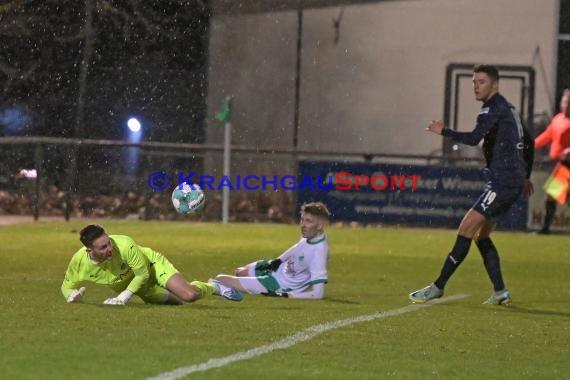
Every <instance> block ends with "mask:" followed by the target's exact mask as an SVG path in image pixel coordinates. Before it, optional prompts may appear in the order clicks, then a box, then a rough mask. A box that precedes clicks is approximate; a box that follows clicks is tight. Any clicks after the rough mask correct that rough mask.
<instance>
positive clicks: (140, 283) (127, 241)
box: [61, 235, 175, 298]
mask: <svg viewBox="0 0 570 380" xmlns="http://www.w3.org/2000/svg"><path fill="white" fill-rule="evenodd" d="M109 238H110V240H111V245H112V246H113V257H112V258H111V259H110V260H107V261H104V262H102V263H96V262H94V261H92V260H91V259H90V258H89V255H88V254H87V250H86V248H85V247H83V248H81V249H79V250H78V251H77V252H75V254H74V255H73V257H72V258H71V261H70V262H69V266H68V267H67V271H66V273H65V278H64V280H63V283H62V284H61V292H62V294H63V296H64V297H65V298H67V297H68V296H69V294H70V293H71V292H72V291H73V290H74V289H78V288H79V287H81V286H82V284H84V283H87V282H92V283H97V284H101V285H107V286H109V287H111V288H112V289H113V290H114V291H115V292H117V293H120V292H122V291H123V290H125V289H128V290H130V291H131V292H132V293H138V294H141V293H145V292H146V290H147V289H149V288H150V287H151V286H154V285H156V284H157V283H160V282H161V281H160V280H161V279H159V278H157V274H156V265H155V263H157V264H159V263H165V262H166V263H167V264H169V265H170V266H171V264H170V263H168V262H167V260H166V258H165V257H164V256H162V255H161V254H160V253H158V252H156V251H154V250H152V249H151V248H147V247H141V246H139V245H137V244H136V243H135V242H134V240H133V239H131V238H130V237H128V236H123V235H110V236H109ZM172 270H173V271H175V268H174V267H172ZM161 273H162V271H161ZM168 275H169V276H170V275H171V274H170V273H169V274H168ZM158 276H160V274H159V275H158ZM164 277H166V276H164Z"/></svg>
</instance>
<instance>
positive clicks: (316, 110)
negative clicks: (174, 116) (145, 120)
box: [207, 0, 557, 154]
mask: <svg viewBox="0 0 570 380" xmlns="http://www.w3.org/2000/svg"><path fill="white" fill-rule="evenodd" d="M340 9H341V8H339V7H333V8H318V9H312V10H311V9H309V10H306V11H305V12H304V22H303V54H302V76H301V80H302V82H301V98H300V99H301V107H300V129H299V140H298V141H299V143H298V148H299V149H315V150H321V151H343V152H345V151H356V152H370V153H410V154H430V153H433V152H435V151H437V150H438V149H440V148H441V144H442V142H441V139H440V138H438V137H437V136H435V135H428V134H426V133H425V132H423V128H424V127H425V125H426V123H427V122H428V121H429V120H431V119H433V118H442V116H443V101H444V99H443V94H444V74H445V67H446V65H447V64H448V63H450V62H488V63H495V64H508V65H533V66H534V67H535V69H536V73H537V81H536V107H535V113H540V112H543V111H547V112H549V113H551V112H552V107H553V104H552V100H551V99H550V98H551V97H553V95H554V94H552V92H553V88H554V78H555V72H554V70H555V64H556V62H555V56H556V51H555V49H556V44H555V42H556V35H555V30H556V27H557V24H556V20H557V14H556V13H557V1H556V0H541V1H536V0H500V1H498V0H479V1H476V2H475V1H472V0H431V1H413V0H410V1H397V2H380V3H376V4H365V5H351V6H346V7H345V9H344V14H343V17H342V19H341V21H340V28H339V40H338V43H335V29H334V27H333V19H335V18H336V17H338V15H339V11H340ZM296 39H297V13H296V12H276V13H262V14H241V15H236V16H228V15H222V16H215V17H214V18H213V19H212V23H211V36H210V62H209V64H210V72H209V75H210V77H209V93H208V108H209V110H208V113H209V115H211V118H210V120H211V121H209V126H208V129H207V141H208V142H209V143H221V142H222V138H223V128H221V127H220V124H219V123H217V122H215V121H214V120H213V115H214V114H215V112H216V111H217V109H218V107H219V105H220V104H221V102H222V100H223V98H224V97H225V96H226V95H232V96H234V114H233V118H232V122H233V126H234V133H233V143H234V144H239V145H252V146H259V147H268V146H270V147H276V148H292V146H293V128H294V123H293V114H294V88H295V87H294V84H295V59H296ZM537 47H538V48H539V52H540V57H538V56H536V55H535V53H536V48H537ZM539 58H540V59H539ZM540 63H542V64H543V65H542V66H541V65H540ZM467 85H469V84H468V83H467ZM502 89H503V91H502V92H504V93H505V95H507V97H512V101H513V103H515V104H517V101H518V100H517V99H518V93H517V89H516V86H511V85H510V84H509V83H505V85H504V86H503V87H502ZM461 104H462V105H461V110H462V113H461V116H460V125H461V126H460V127H459V129H460V130H461V129H465V130H468V129H470V128H471V127H472V124H473V121H474V117H475V114H476V112H477V109H478V108H479V106H480V104H479V103H477V102H476V101H475V100H474V98H473V97H472V94H471V93H466V94H465V95H463V94H462V103H461Z"/></svg>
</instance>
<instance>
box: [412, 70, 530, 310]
mask: <svg viewBox="0 0 570 380" xmlns="http://www.w3.org/2000/svg"><path fill="white" fill-rule="evenodd" d="M473 89H474V91H475V98H476V99H477V100H480V101H482V102H483V106H482V107H481V110H480V112H479V115H478V116H477V124H476V125H475V128H474V129H473V131H471V132H457V131H453V130H451V129H447V128H445V126H444V125H443V122H442V121H441V120H433V121H432V122H431V123H430V124H429V126H428V127H427V128H426V130H428V131H430V132H433V133H436V134H438V135H443V136H445V137H448V138H451V139H452V140H454V141H456V142H458V143H463V144H467V145H477V144H479V142H480V141H481V140H482V139H483V154H484V156H485V160H486V161H487V165H486V167H485V169H484V172H485V175H486V180H487V183H486V185H485V190H484V191H483V194H481V196H480V197H479V199H477V201H476V202H475V204H474V205H473V207H472V208H471V209H470V210H469V211H467V213H466V214H465V216H464V217H463V220H462V221H461V224H460V225H459V229H458V231H457V239H456V240H455V245H454V246H453V249H452V250H451V252H450V253H449V255H448V256H447V258H446V260H445V262H444V264H443V267H442V269H441V273H440V275H439V277H438V278H437V279H436V280H435V281H434V282H433V283H432V284H430V285H429V286H427V287H425V288H423V289H420V290H416V291H415V292H413V293H411V294H410V295H409V298H410V300H411V301H412V302H414V303H422V302H426V301H429V300H431V299H434V298H439V297H441V296H442V295H443V289H444V288H445V284H446V283H447V281H448V280H449V278H450V277H451V275H453V272H455V270H456V269H457V267H459V265H460V264H461V262H462V261H463V260H464V259H465V257H466V256H467V253H468V252H469V248H470V247H471V240H473V239H475V243H476V244H477V247H478V248H479V251H480V252H481V256H482V257H483V263H484V265H485V269H486V270H487V273H488V275H489V278H490V279H491V282H492V283H493V287H494V289H495V292H494V293H493V294H492V295H491V297H489V299H487V300H486V301H485V302H484V304H494V305H507V304H509V303H510V302H511V296H510V294H509V292H508V290H507V289H506V288H505V284H504V282H503V275H502V273H501V266H500V261H499V254H498V252H497V249H496V248H495V245H494V244H493V241H492V240H491V237H490V235H491V231H492V230H493V227H494V224H495V223H494V222H493V219H494V218H495V217H497V216H500V215H502V214H504V213H505V212H507V211H508V210H509V208H510V207H511V206H512V205H513V204H514V203H515V202H516V201H517V199H518V198H519V196H520V195H521V194H524V195H525V196H529V195H531V194H532V192H533V187H532V183H531V182H530V180H529V178H530V172H531V170H532V161H533V157H534V156H533V152H532V150H533V149H534V146H533V144H532V139H530V138H529V137H528V135H527V134H526V133H525V131H524V128H523V126H522V123H521V121H520V117H519V115H518V113H517V111H516V110H515V109H514V107H513V106H512V105H511V104H510V103H509V102H508V101H507V100H506V99H505V98H504V97H503V96H502V95H501V94H499V72H498V70H497V69H496V68H495V67H494V66H490V65H477V66H475V67H474V69H473Z"/></svg>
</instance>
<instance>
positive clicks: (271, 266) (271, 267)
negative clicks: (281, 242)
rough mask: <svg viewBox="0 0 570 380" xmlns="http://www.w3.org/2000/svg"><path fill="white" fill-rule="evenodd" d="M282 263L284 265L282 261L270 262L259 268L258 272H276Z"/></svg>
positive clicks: (274, 260)
mask: <svg viewBox="0 0 570 380" xmlns="http://www.w3.org/2000/svg"><path fill="white" fill-rule="evenodd" d="M281 263H282V261H281V259H273V260H268V261H267V262H266V263H265V264H263V265H260V266H259V267H257V269H258V270H270V271H272V272H275V271H276V270H277V269H279V266H280V265H281Z"/></svg>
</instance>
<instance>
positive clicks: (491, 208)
mask: <svg viewBox="0 0 570 380" xmlns="http://www.w3.org/2000/svg"><path fill="white" fill-rule="evenodd" d="M522 189H523V187H522V186H520V187H500V186H496V185H494V184H493V183H492V182H487V184H486V185H485V191H483V194H481V196H480V197H479V199H477V201H476V202H475V204H474V205H473V209H474V210H476V211H478V212H480V213H481V214H483V215H485V216H486V217H487V218H489V219H491V218H495V217H497V216H501V215H503V214H504V213H506V212H507V211H509V209H510V208H511V206H512V205H513V204H515V202H516V201H517V200H518V199H519V197H520V195H521V193H522Z"/></svg>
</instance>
